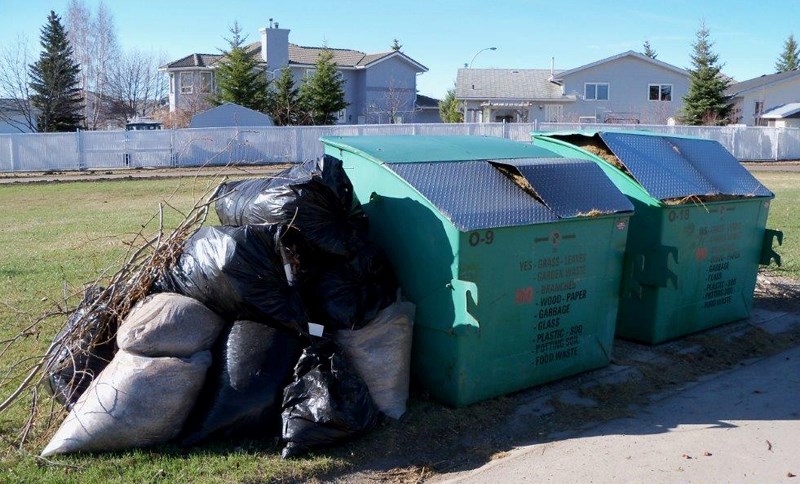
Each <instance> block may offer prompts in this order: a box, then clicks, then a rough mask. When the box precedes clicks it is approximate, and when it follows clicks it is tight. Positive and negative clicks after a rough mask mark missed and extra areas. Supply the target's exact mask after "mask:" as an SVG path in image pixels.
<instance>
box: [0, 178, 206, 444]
mask: <svg viewBox="0 0 800 484" xmlns="http://www.w3.org/2000/svg"><path fill="white" fill-rule="evenodd" d="M214 201H215V199H214V196H213V194H212V191H211V190H208V191H206V193H205V194H203V195H202V197H201V198H200V200H199V201H197V202H196V203H195V204H194V206H193V207H192V209H191V210H189V211H188V212H186V213H184V212H181V211H180V210H178V209H177V208H175V207H173V206H172V205H170V204H169V203H167V202H161V203H160V204H159V211H158V214H157V215H154V216H153V219H151V220H150V221H149V222H148V223H147V224H144V225H143V226H142V227H143V229H142V230H141V231H140V232H139V233H137V234H136V236H135V237H134V239H133V240H132V241H131V242H129V243H128V244H129V246H130V248H129V250H128V253H127V254H126V256H125V258H124V260H123V262H122V265H121V268H120V269H119V270H117V271H116V273H114V274H113V275H111V276H110V277H108V274H107V273H104V274H101V275H100V277H98V278H97V280H96V281H95V282H94V283H93V284H90V285H89V290H87V291H86V296H85V297H84V299H83V302H82V303H81V304H80V305H78V307H77V308H76V309H73V310H67V309H64V308H63V307H62V306H61V305H58V304H57V305H56V306H57V308H56V309H55V310H53V311H50V312H47V313H45V314H44V315H42V316H41V317H39V318H37V319H36V320H34V321H33V322H32V323H31V324H30V325H28V326H27V327H26V328H25V329H23V330H22V331H20V332H19V333H18V334H17V335H15V336H14V337H12V338H10V339H8V340H6V341H3V342H0V344H2V345H3V346H2V348H0V358H2V357H3V356H4V355H5V354H6V353H7V352H8V350H9V349H10V348H12V346H14V345H15V344H16V343H17V342H19V341H20V340H22V339H24V338H26V337H29V336H35V335H37V334H38V333H39V330H40V328H41V326H42V324H43V323H44V322H45V321H48V320H49V319H50V318H53V317H56V316H61V317H64V316H68V317H69V322H68V324H67V326H66V327H65V328H64V330H62V331H61V333H59V334H58V335H57V337H56V338H55V340H54V341H53V342H52V343H51V344H50V346H49V348H48V350H47V352H46V353H45V354H44V355H42V356H37V357H35V358H32V359H28V360H24V361H21V362H16V363H15V364H13V365H11V368H9V369H8V370H7V371H6V373H5V374H4V375H0V390H2V389H6V388H15V389H14V390H13V391H12V392H11V393H10V395H9V396H8V397H7V398H6V399H5V400H4V401H3V402H2V403H0V414H2V413H3V412H5V411H6V410H8V409H9V408H10V407H12V406H13V405H15V404H19V403H22V402H21V399H20V397H21V396H23V395H24V394H26V390H30V391H31V395H32V401H31V410H30V413H29V416H28V418H27V419H26V422H25V424H24V425H23V427H22V428H21V429H20V433H19V436H18V439H17V442H15V444H16V445H17V446H18V447H19V448H20V449H22V447H23V445H24V443H25V441H26V439H27V438H28V436H29V434H30V432H31V430H32V429H33V428H34V424H36V423H37V421H38V420H39V419H38V418H37V412H38V408H39V403H40V402H39V394H38V388H39V386H40V385H41V384H43V383H49V382H47V379H48V375H49V374H53V373H57V372H59V371H61V370H65V369H66V370H67V371H62V373H61V374H62V375H63V374H68V375H71V378H73V379H78V380H80V379H83V378H85V375H83V374H81V368H80V365H79V364H76V362H78V361H80V360H81V358H82V359H83V361H84V366H85V361H86V355H85V354H72V353H69V350H68V349H69V348H80V349H81V351H87V352H91V351H92V350H93V349H95V348H98V347H101V346H103V345H109V344H112V345H113V340H114V338H115V336H116V330H117V327H118V326H119V323H120V322H121V321H122V320H123V319H124V318H125V316H126V315H127V314H128V312H129V311H130V310H131V308H132V307H133V306H134V305H135V304H136V303H137V302H138V301H139V300H140V299H142V298H144V297H145V296H147V294H148V293H149V292H150V289H151V287H152V285H153V283H154V282H155V281H156V280H157V279H158V277H159V276H160V275H162V274H163V273H164V272H165V271H166V270H167V269H168V268H169V267H170V266H172V265H173V264H174V263H175V261H176V260H177V259H178V257H179V256H180V254H181V251H182V248H183V245H184V242H185V241H186V239H188V238H189V237H191V236H192V234H194V233H195V232H196V231H197V230H198V229H199V228H200V227H201V226H202V225H203V223H204V222H205V220H206V217H207V215H208V208H209V205H211V204H213V203H214ZM165 207H167V208H168V209H172V210H175V211H177V212H178V213H179V214H180V215H183V220H182V221H181V222H180V223H179V224H178V225H177V227H176V228H175V229H174V230H172V231H171V232H169V233H168V232H167V231H166V229H165V227H164V210H165ZM156 219H157V221H158V229H157V231H156V233H155V234H154V235H152V236H147V235H145V233H144V231H145V229H144V227H148V226H151V224H152V222H154V221H155V220H156ZM142 241H143V242H142ZM137 244H138V247H137ZM73 296H75V295H73ZM69 299H70V298H69V297H67V298H65V302H66V300H69ZM65 349H67V350H65ZM54 351H55V352H61V353H59V355H58V364H59V366H60V368H59V367H55V368H54V367H53V366H52V360H53V358H52V355H53V352H54ZM64 351H67V352H68V353H69V354H66V355H64ZM48 362H50V366H48ZM70 370H75V371H74V373H70ZM20 379H21V381H20ZM89 379H90V378H89ZM62 383H64V384H66V385H67V386H70V387H72V386H75V384H76V383H77V384H81V383H83V382H80V381H78V382H76V381H63V382H62ZM86 385H88V382H86V383H83V386H84V387H85V386H86ZM15 386H16V387H15ZM51 388H52V386H51ZM55 397H56V399H59V400H62V403H67V405H68V406H69V404H70V400H73V402H72V403H74V399H77V397H75V398H74V399H72V398H69V397H71V396H70V395H63V394H62V395H59V394H58V392H56V394H55ZM64 397H67V398H66V400H67V401H66V402H65V401H63V400H64V399H65V398H64ZM50 408H51V410H50V412H49V415H48V416H46V417H52V416H53V415H54V414H55V412H57V411H58V410H59V409H60V408H61V406H56V405H52V406H51V407H50ZM52 421H53V419H52V418H47V419H46V422H47V423H45V425H44V429H43V430H47V428H48V427H49V425H50V424H51V423H52Z"/></svg>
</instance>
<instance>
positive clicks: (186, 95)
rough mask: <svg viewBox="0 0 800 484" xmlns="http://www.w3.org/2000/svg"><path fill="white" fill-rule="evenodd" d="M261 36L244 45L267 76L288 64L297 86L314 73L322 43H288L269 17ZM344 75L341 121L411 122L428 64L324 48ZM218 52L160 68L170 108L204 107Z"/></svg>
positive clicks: (387, 54) (285, 31) (395, 56)
mask: <svg viewBox="0 0 800 484" xmlns="http://www.w3.org/2000/svg"><path fill="white" fill-rule="evenodd" d="M259 32H260V33H261V40H260V41H258V42H254V43H252V44H249V45H247V46H246V49H247V51H248V52H249V53H250V55H252V56H254V57H257V59H258V62H259V66H260V67H261V68H263V69H264V71H265V75H266V76H267V78H268V79H269V80H271V79H275V78H276V77H278V76H279V75H280V71H281V70H283V69H291V71H292V74H293V76H294V79H295V83H296V85H298V86H299V85H300V83H301V82H302V81H303V79H304V78H306V77H307V76H309V75H311V74H313V72H314V68H315V64H316V62H317V59H318V58H319V55H320V54H321V53H322V52H323V51H324V50H325V49H326V48H324V47H305V46H300V45H295V44H292V43H290V42H289V32H290V31H289V29H281V28H279V26H278V23H277V22H274V23H273V22H272V19H270V23H269V26H268V27H266V28H263V29H261V30H260V31H259ZM327 50H329V51H330V52H331V53H333V62H334V63H335V64H336V69H337V71H338V73H339V75H341V77H342V79H344V81H345V84H344V90H345V96H344V98H345V102H347V103H348V106H347V108H345V109H343V110H342V111H340V112H339V113H338V123H340V124H364V123H369V124H372V123H392V122H413V121H414V120H415V116H416V114H417V110H416V108H415V106H416V96H417V76H418V75H419V74H422V73H424V72H427V70H428V69H427V68H426V67H425V66H424V65H422V64H420V63H419V62H417V61H415V60H414V59H412V58H411V57H409V56H407V55H405V54H404V53H402V52H400V51H399V50H398V51H394V50H392V51H388V52H379V53H375V54H366V53H364V52H361V51H357V50H350V49H333V48H329V49H327ZM221 59H222V56H221V55H214V54H190V55H188V56H185V57H182V58H180V59H178V60H176V61H173V62H170V63H168V64H166V65H165V66H162V67H161V69H160V70H161V71H163V72H166V73H167V74H168V75H169V107H170V112H175V111H179V110H190V111H192V112H197V111H200V110H202V109H203V108H205V107H206V106H204V104H205V102H206V98H207V97H208V96H209V95H210V94H212V93H213V92H214V90H215V89H216V85H215V81H214V71H215V69H216V67H217V66H218V65H219V62H220V60H221Z"/></svg>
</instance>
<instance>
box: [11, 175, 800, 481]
mask: <svg viewBox="0 0 800 484" xmlns="http://www.w3.org/2000/svg"><path fill="white" fill-rule="evenodd" d="M755 174H756V176H757V177H758V178H759V179H760V180H762V181H763V183H764V184H765V185H766V186H767V187H769V188H770V189H772V190H773V191H774V192H775V193H776V195H777V198H776V200H775V201H774V202H773V204H772V207H771V213H770V219H769V222H768V227H770V228H777V229H781V230H783V231H784V233H785V234H786V237H785V240H784V245H783V247H782V248H779V252H780V253H781V254H782V256H783V262H784V265H783V267H782V268H779V269H770V270H772V271H774V272H776V273H779V274H781V275H785V276H790V277H796V278H797V277H800V242H798V238H797V237H796V234H800V226H798V225H800V217H798V216H797V214H794V210H795V209H796V208H797V207H800V173H775V172H756V173H755ZM216 182H218V180H213V181H210V179H209V178H199V179H188V178H185V179H179V180H178V179H167V180H133V181H114V182H83V183H54V184H28V185H6V186H0V207H2V210H0V294H2V301H0V340H6V339H7V338H11V337H13V336H14V335H16V334H17V333H18V332H19V331H20V330H22V329H23V328H25V327H26V326H27V325H28V324H29V322H30V321H31V320H33V319H35V318H36V317H38V316H39V315H40V314H41V313H42V312H43V311H44V310H46V309H49V308H52V304H54V303H55V302H57V301H59V300H61V299H62V295H63V294H71V293H74V292H76V291H77V290H78V289H79V288H80V287H81V286H82V284H84V283H87V282H91V281H93V280H94V279H95V278H96V277H97V276H98V275H99V274H100V273H102V272H103V271H104V270H106V269H108V268H109V266H112V269H113V268H114V264H119V262H120V261H121V260H122V258H123V257H124V255H125V253H126V251H127V248H128V247H127V245H126V242H131V241H133V240H134V236H135V234H136V233H138V232H139V231H140V230H141V229H142V225H147V227H146V228H145V230H146V233H147V234H149V233H152V231H154V230H155V227H156V224H155V221H154V220H153V216H154V214H156V213H157V209H158V206H157V204H158V202H159V201H160V200H168V201H169V203H170V204H171V205H172V206H174V207H176V208H178V209H182V210H185V209H188V208H189V207H191V206H192V205H193V203H194V200H195V199H196V198H197V197H199V195H201V194H202V193H203V192H204V191H205V190H206V188H207V186H208V185H209V184H212V185H213V184H216ZM165 213H166V215H167V216H166V224H167V225H169V224H175V223H177V222H178V221H179V220H180V219H181V218H182V217H181V216H179V215H178V214H177V213H175V212H174V211H171V210H166V212H165ZM148 221H149V222H148ZM210 222H211V223H213V222H216V218H215V217H214V216H212V217H210ZM148 223H149V225H148ZM133 245H136V242H133ZM111 272H113V270H112V271H111ZM73 304H74V301H73ZM63 322H64V321H63V318H53V319H51V320H49V321H48V322H47V325H46V326H45V327H43V328H42V329H41V332H40V333H37V334H34V335H32V336H31V337H28V338H26V339H24V340H23V341H22V342H20V343H17V344H15V345H14V347H13V348H12V349H10V350H9V351H8V352H7V353H5V354H2V355H1V356H0V372H2V373H1V374H2V375H6V376H7V375H8V374H9V372H17V373H19V372H20V370H19V368H18V367H17V366H15V365H17V364H18V363H19V362H23V363H24V362H25V358H30V357H32V355H40V354H41V353H42V352H43V351H44V350H45V349H46V347H47V345H48V344H49V342H50V341H51V339H52V337H53V335H54V334H55V333H56V332H57V331H58V329H59V328H60V327H61V325H62V324H63ZM17 378H18V379H19V378H20V377H19V376H18V377H17ZM12 390H13V388H11V387H3V388H0V399H5V397H6V396H8V395H9V394H10V393H11V391H12ZM23 400H25V402H20V403H24V404H21V405H15V406H14V407H12V408H11V409H9V410H8V411H6V412H4V413H2V414H0V437H3V438H4V439H5V440H6V441H9V442H10V441H12V440H13V439H14V438H15V437H16V432H17V431H18V429H19V428H20V427H21V426H22V424H23V422H24V419H25V417H26V416H27V415H28V411H29V408H28V407H27V406H26V405H27V403H28V402H30V398H28V397H26V398H25V399H23ZM506 403H507V402H506V400H505V399H504V398H500V399H495V400H492V401H489V402H486V403H483V404H479V405H474V406H471V407H468V408H467V409H459V410H451V409H444V408H442V407H440V406H438V405H435V404H432V403H429V402H427V401H424V400H423V401H416V402H413V403H412V410H413V411H412V412H411V415H410V418H409V419H408V421H406V422H404V423H403V424H402V431H401V430H400V427H398V426H396V425H389V426H387V425H384V426H383V428H382V429H379V430H377V431H375V432H373V434H371V435H369V436H367V437H365V438H364V439H362V440H361V441H360V442H357V443H355V444H345V445H343V446H340V447H338V448H336V449H332V450H326V451H323V452H321V453H319V454H316V455H312V456H310V457H308V458H305V459H301V460H297V461H291V462H283V461H281V460H280V457H279V450H280V447H279V446H278V444H277V442H275V441H274V440H273V439H271V438H270V439H265V440H264V441H259V442H255V441H247V442H236V443H219V444H213V445H209V446H204V447H199V448H197V449H191V450H188V451H186V450H182V449H178V448H175V447H171V446H166V447H158V448H155V449H147V450H135V451H129V452H121V453H114V454H103V455H96V456H68V457H63V458H58V459H56V461H57V462H58V463H60V464H61V465H55V466H40V465H38V464H37V461H36V460H35V459H34V458H33V456H31V455H30V454H26V453H24V452H23V453H20V452H17V451H16V450H15V449H12V448H10V447H9V446H8V445H5V446H4V447H5V448H4V450H3V451H2V454H0V455H2V458H1V459H0V481H4V482H41V481H48V482H78V481H80V482H95V481H110V480H114V481H120V480H121V481H125V482H150V481H157V480H164V481H167V482H178V481H203V482H215V481H216V482H241V481H271V480H282V479H289V480H307V479H313V478H314V477H315V476H324V475H326V474H327V473H330V472H337V471H343V470H346V469H348V468H351V467H352V466H353V465H355V464H357V462H358V461H359V460H360V459H362V458H365V457H364V456H363V454H374V453H376V451H375V450H372V448H373V446H374V447H376V448H380V449H381V452H378V453H386V452H389V451H392V449H394V451H397V449H400V448H403V447H407V446H409V445H410V446H419V447H421V448H423V449H424V448H425V447H426V446H436V445H437V440H438V439H439V438H440V436H441V435H442V432H448V433H449V432H451V431H452V432H454V433H457V432H458V429H459V428H460V426H464V427H467V426H468V427H471V428H481V427H484V426H488V425H491V423H492V422H493V421H494V418H495V415H497V413H498V412H499V411H500V409H501V408H502V406H503V405H505V404H506ZM39 407H40V411H41V412H43V413H44V412H48V411H49V407H48V406H47V405H46V404H45V403H42V404H40V406H39ZM420 416H422V417H424V418H427V419H435V420H437V421H439V422H440V423H439V424H438V427H440V428H438V429H437V430H430V429H429V428H427V427H426V425H428V424H427V423H426V422H425V421H424V420H422V421H421V420H420V418H419V417H420ZM44 427H45V426H44V422H43V421H40V424H39V427H37V428H36V429H34V432H33V433H32V436H33V438H32V441H31V445H29V446H28V447H27V449H28V450H29V451H30V452H31V453H33V454H34V455H35V453H37V452H39V451H41V449H42V448H43V446H44V445H45V444H46V442H47V439H48V437H49V435H50V433H49V432H47V431H46V430H45V428H44ZM52 430H53V429H51V431H50V432H52ZM437 432H438V434H437ZM423 441H425V442H423ZM387 442H389V443H391V449H387V447H385V444H386V443H387ZM367 457H369V455H367ZM371 457H375V455H372V456H371Z"/></svg>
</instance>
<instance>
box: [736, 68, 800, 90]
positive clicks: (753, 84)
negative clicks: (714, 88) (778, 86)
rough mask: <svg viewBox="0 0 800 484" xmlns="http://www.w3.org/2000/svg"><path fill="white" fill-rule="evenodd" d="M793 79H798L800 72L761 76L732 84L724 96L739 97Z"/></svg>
mask: <svg viewBox="0 0 800 484" xmlns="http://www.w3.org/2000/svg"><path fill="white" fill-rule="evenodd" d="M794 78H797V79H800V70H794V71H788V72H781V73H778V74H764V75H763V76H759V77H754V78H752V79H748V80H746V81H742V82H737V83H736V84H732V85H731V86H729V87H728V89H726V90H725V95H727V96H730V97H736V96H741V95H742V94H744V93H746V92H749V91H752V90H754V89H762V88H764V87H767V86H770V85H772V84H775V83H778V82H782V81H786V80H788V79H794Z"/></svg>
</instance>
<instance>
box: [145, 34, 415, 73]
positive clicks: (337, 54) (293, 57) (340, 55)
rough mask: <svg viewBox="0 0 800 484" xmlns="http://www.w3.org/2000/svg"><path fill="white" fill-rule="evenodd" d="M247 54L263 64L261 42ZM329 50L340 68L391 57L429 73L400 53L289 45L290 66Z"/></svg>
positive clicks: (203, 62) (202, 57)
mask: <svg viewBox="0 0 800 484" xmlns="http://www.w3.org/2000/svg"><path fill="white" fill-rule="evenodd" d="M245 50H246V51H247V53H248V54H249V55H250V56H252V57H254V58H256V60H257V61H258V62H259V63H263V60H262V59H261V42H260V41H258V42H253V43H251V44H248V45H246V46H245ZM325 50H328V51H330V52H331V53H333V62H334V63H335V64H336V65H337V66H339V67H352V68H358V67H367V66H369V65H372V64H375V63H377V62H380V61H382V60H385V59H388V58H390V57H395V56H397V57H401V58H403V59H404V60H406V61H407V62H409V63H411V64H413V65H414V66H415V67H416V68H417V70H418V71H420V72H427V71H428V68H427V67H425V66H423V65H422V64H420V63H419V62H417V61H415V60H414V59H412V58H411V57H408V56H407V55H405V54H403V53H402V52H400V51H389V52H380V53H377V54H365V53H364V52H361V51H358V50H351V49H332V48H325V47H306V46H302V45H296V44H292V43H289V65H300V66H303V65H308V66H311V65H314V64H316V63H317V59H318V58H319V55H320V54H321V53H322V52H323V51H325ZM224 57H225V56H224V55H221V54H220V55H215V54H189V55H187V56H186V57H182V58H180V59H178V60H176V61H173V62H170V63H169V64H166V65H164V66H162V67H161V68H162V69H177V68H187V67H213V66H214V64H216V63H218V62H219V61H220V60H221V59H222V58H224Z"/></svg>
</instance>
